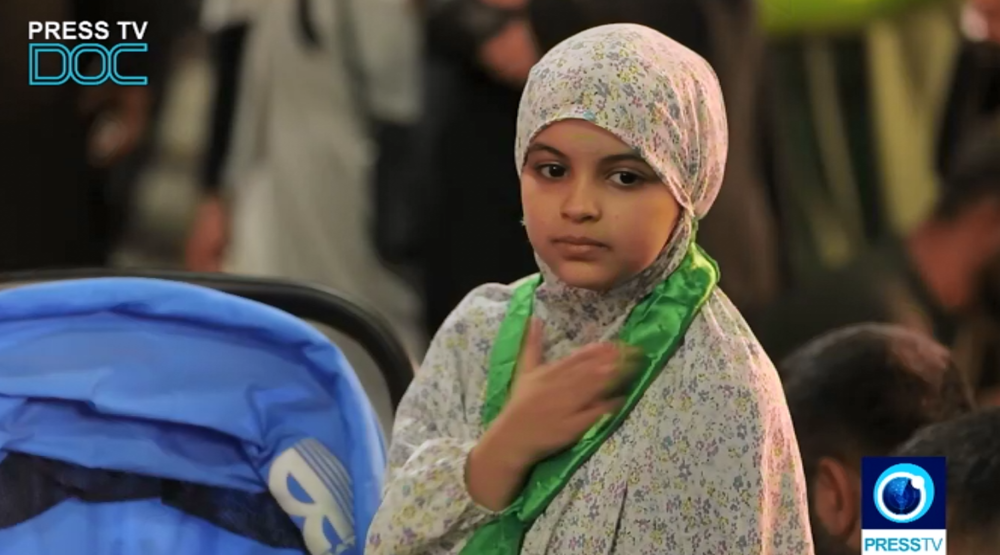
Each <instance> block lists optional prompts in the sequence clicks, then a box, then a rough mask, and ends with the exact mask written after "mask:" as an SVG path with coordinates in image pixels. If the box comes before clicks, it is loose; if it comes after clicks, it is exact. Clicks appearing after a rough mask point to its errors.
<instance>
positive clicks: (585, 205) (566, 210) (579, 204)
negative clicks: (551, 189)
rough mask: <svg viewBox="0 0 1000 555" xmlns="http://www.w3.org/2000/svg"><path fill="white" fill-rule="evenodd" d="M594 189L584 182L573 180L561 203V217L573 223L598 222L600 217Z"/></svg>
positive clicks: (591, 185)
mask: <svg viewBox="0 0 1000 555" xmlns="http://www.w3.org/2000/svg"><path fill="white" fill-rule="evenodd" d="M595 189H596V187H594V186H593V184H591V183H588V182H587V181H586V180H575V181H574V182H573V183H572V184H571V185H570V187H569V188H568V190H567V194H566V198H565V199H563V203H562V216H563V217H564V218H566V219H568V220H571V221H573V222H586V221H591V220H598V219H600V217H601V210H600V203H599V202H598V198H597V191H596V190H595Z"/></svg>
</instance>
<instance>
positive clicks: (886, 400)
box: [780, 324, 972, 481]
mask: <svg viewBox="0 0 1000 555" xmlns="http://www.w3.org/2000/svg"><path fill="white" fill-rule="evenodd" d="M780 373H781V378H782V382H783V384H784V388H785V396H786V397H787V400H788V408H789V410H790V412H791V415H792V421H793V423H794V426H795V435H796V437H797V439H798V443H799V448H800V450H801V452H802V461H803V465H804V467H805V472H806V477H807V479H809V480H810V481H811V480H812V478H813V475H814V474H815V468H816V464H817V463H818V462H819V460H820V459H821V458H822V457H833V458H837V459H839V460H841V461H842V462H845V463H851V462H852V461H856V459H858V458H859V457H861V456H879V455H888V454H889V453H890V452H892V451H893V450H894V449H896V448H897V447H898V446H899V445H901V444H902V443H903V442H905V441H906V440H907V439H909V437H910V436H911V435H913V433H914V432H916V431H917V430H918V429H920V428H921V427H923V426H926V425H928V424H933V423H935V422H940V421H943V420H948V419H950V418H954V417H955V416H958V415H961V414H964V413H967V412H969V411H971V410H972V399H971V396H970V393H969V390H968V389H967V387H966V386H965V383H964V381H963V379H962V376H961V375H960V374H959V372H958V370H957V369H956V368H955V366H954V364H953V363H952V359H951V354H950V353H949V352H948V350H947V349H945V348H944V347H942V346H941V345H940V344H938V343H937V342H935V341H934V340H932V339H930V338H928V337H926V336H924V335H922V334H919V333H916V332H913V331H910V330H907V329H904V328H901V327H899V326H891V325H882V324H862V325H856V326H850V327H847V328H843V329H840V330H837V331H833V332H830V333H827V334H825V335H822V336H820V337H819V338H816V339H814V340H813V341H811V342H810V343H808V344H806V345H805V346H804V347H802V348H801V349H799V350H798V351H796V352H795V353H793V354H792V355H791V356H790V357H788V358H787V359H785V361H784V362H783V363H782V364H781V365H780ZM855 464H856V463H855Z"/></svg>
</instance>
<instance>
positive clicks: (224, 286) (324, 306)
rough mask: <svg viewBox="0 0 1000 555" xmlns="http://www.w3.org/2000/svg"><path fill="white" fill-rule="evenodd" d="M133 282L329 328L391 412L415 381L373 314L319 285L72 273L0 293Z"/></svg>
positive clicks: (401, 351) (44, 276)
mask: <svg viewBox="0 0 1000 555" xmlns="http://www.w3.org/2000/svg"><path fill="white" fill-rule="evenodd" d="M102 277H137V278H149V279H161V280H169V281H178V282H183V283H189V284H191V285H199V286H202V287H208V288H210V289H215V290H217V291H221V292H223V293H229V294H230V295H236V296H238V297H243V298H244V299H250V300H252V301H257V302H259V303H263V304H266V305H270V306H272V307H274V308H277V309H279V310H283V311H285V312H288V313H289V314H292V315H293V316H296V317H298V318H301V319H303V320H311V321H313V322H317V323H320V324H323V325H326V326H329V327H331V328H333V329H335V330H337V331H339V332H341V333H344V334H346V335H347V336H349V337H350V338H351V339H353V340H355V341H357V342H358V344H359V345H361V347H362V348H363V349H365V351H367V352H368V354H369V356H371V357H372V360H374V361H375V364H376V365H377V366H378V367H379V369H380V370H381V372H382V376H383V378H384V379H385V383H386V386H387V387H388V389H389V397H390V399H391V400H392V407H393V410H395V409H396V407H397V406H399V402H400V400H402V398H403V393H405V392H406V388H407V387H409V385H410V381H412V380H413V363H412V362H411V361H410V357H409V356H408V355H407V353H406V349H405V348H404V347H403V345H402V343H400V341H399V339H397V338H396V336H395V335H394V334H393V332H392V331H391V329H390V327H389V324H388V323H387V322H386V320H385V318H383V317H382V316H381V315H380V314H378V313H377V312H375V311H374V310H373V309H371V308H369V307H367V306H365V305H364V303H361V302H358V301H356V300H353V299H349V298H348V297H346V296H344V295H343V294H341V293H338V292H336V291H333V290H332V289H329V288H326V287H322V286H319V285H313V284H306V283H299V282H294V281H288V280H280V279H269V278H256V277H245V276H235V275H230V274H202V273H195V272H182V271H171V270H140V269H72V270H35V271H25V272H8V273H0V287H4V286H11V285H17V284H28V283H38V282H46V281H65V280H71V279H88V278H102Z"/></svg>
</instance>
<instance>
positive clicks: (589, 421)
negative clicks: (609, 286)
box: [466, 319, 638, 511]
mask: <svg viewBox="0 0 1000 555" xmlns="http://www.w3.org/2000/svg"><path fill="white" fill-rule="evenodd" d="M636 362H638V360H637V353H634V352H632V351H630V350H628V349H627V348H623V347H620V346H617V345H613V344H610V343H603V344H595V345H589V346H586V347H583V348H581V349H579V350H577V351H576V352H574V353H573V354H571V355H569V356H568V357H566V358H564V359H562V360H559V361H556V362H553V363H551V364H543V363H542V325H541V322H540V321H538V320H535V319H533V320H532V321H531V325H530V327H529V329H528V333H527V336H526V337H525V344H524V347H523V348H522V351H521V359H520V361H519V362H518V365H517V372H518V373H517V376H515V380H514V386H513V391H512V392H511V397H510V400H509V401H508V402H507V405H506V406H505V407H504V409H503V411H501V413H500V415H499V416H497V418H496V420H495V421H494V422H493V424H492V425H491V426H490V428H489V429H488V430H487V431H486V433H485V434H483V437H482V439H481V440H480V441H479V443H478V444H477V445H476V446H475V448H473V449H472V452H471V453H470V454H469V460H468V466H467V467H466V484H467V486H468V490H469V494H470V495H471V496H472V498H473V500H475V501H476V502H477V503H479V504H480V505H482V506H484V507H486V508H488V509H491V510H494V511H499V510H502V509H504V508H506V507H507V506H508V505H510V502H511V501H512V500H513V499H514V498H515V497H516V496H517V492H518V491H520V489H521V486H522V484H523V483H524V479H525V477H526V476H527V474H528V471H529V470H531V467H532V466H534V465H535V463H537V462H538V461H540V460H542V459H544V458H546V457H548V456H549V455H552V454H553V453H556V452H558V451H560V450H562V449H564V448H566V447H568V446H570V445H572V444H573V443H575V442H576V441H577V440H578V439H580V436H582V435H583V434H584V432H586V431H587V430H588V429H589V428H590V427H591V426H593V425H594V424H595V423H596V422H597V421H598V420H599V419H600V418H601V417H602V416H604V415H606V414H608V413H612V412H614V411H616V410H618V408H619V407H621V404H622V399H620V398H609V394H610V393H611V392H613V391H615V390H617V389H618V388H619V386H620V385H621V384H622V382H623V381H624V380H627V379H629V378H631V377H632V372H633V371H634V370H635V368H637V365H636Z"/></svg>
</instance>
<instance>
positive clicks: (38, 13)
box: [0, 0, 172, 270]
mask: <svg viewBox="0 0 1000 555" xmlns="http://www.w3.org/2000/svg"><path fill="white" fill-rule="evenodd" d="M164 9H165V8H164V6H163V5H162V4H160V3H159V2H153V1H152V0H147V1H138V0H62V1H51V2H5V3H3V4H0V48H2V52H3V53H2V54H0V166H2V167H3V168H4V169H3V171H4V174H3V178H2V180H3V183H4V185H3V186H2V187H0V270H24V269H35V268H47V267H74V266H100V265H104V264H105V263H106V262H107V260H108V256H109V254H110V251H111V248H112V246H113V240H114V232H115V231H116V221H117V220H118V219H120V217H121V214H116V213H115V212H114V210H113V209H112V202H111V197H110V191H109V190H108V187H107V184H108V180H107V177H108V173H107V172H108V171H109V170H110V169H111V168H112V167H113V166H114V165H115V164H116V163H118V162H119V161H121V160H122V159H123V158H124V157H125V156H127V155H128V154H130V153H131V152H132V151H133V149H134V148H135V147H136V145H137V144H138V143H139V142H140V139H141V138H142V136H143V134H144V133H145V132H146V130H147V127H148V125H147V124H148V120H149V113H150V107H151V104H152V99H151V97H150V93H149V91H148V90H147V88H146V87H122V86H117V85H112V84H105V85H101V86H96V87H93V86H91V87H84V86H79V85H76V84H72V83H67V84H65V85H62V86H36V87H33V86H30V85H29V84H28V59H29V56H28V44H29V39H28V22H29V21H92V22H93V21H107V22H108V23H109V24H110V26H111V29H112V30H113V31H114V30H116V29H117V22H118V21H137V22H143V21H147V22H149V25H148V27H147V34H146V36H145V37H144V40H145V41H146V42H148V43H149V44H150V46H149V51H148V52H147V53H144V54H132V55H127V56H122V57H121V58H119V64H120V68H121V73H122V74H125V75H145V76H147V77H148V78H149V82H150V84H155V83H156V82H157V81H159V80H160V79H162V71H163V70H164V69H165V66H166V56H167V53H168V51H169V48H168V47H167V42H168V39H169V36H170V35H169V32H170V31H171V30H172V28H171V26H169V25H160V21H158V19H160V18H161V16H162V15H163V14H164V13H165V12H164ZM48 42H61V43H62V44H65V45H67V46H70V47H72V46H73V45H74V44H75V43H76V42H77V41H48ZM108 42H109V44H110V41H108ZM39 60H40V61H39V63H40V65H41V69H40V73H41V74H43V75H51V74H55V73H57V72H58V68H57V67H56V66H55V64H57V63H58V58H56V57H46V56H41V57H40V59H39Z"/></svg>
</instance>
